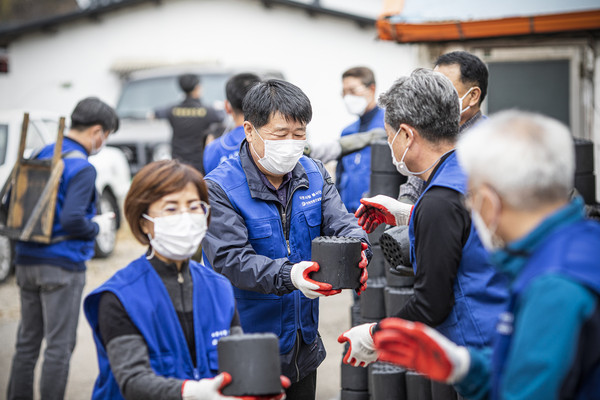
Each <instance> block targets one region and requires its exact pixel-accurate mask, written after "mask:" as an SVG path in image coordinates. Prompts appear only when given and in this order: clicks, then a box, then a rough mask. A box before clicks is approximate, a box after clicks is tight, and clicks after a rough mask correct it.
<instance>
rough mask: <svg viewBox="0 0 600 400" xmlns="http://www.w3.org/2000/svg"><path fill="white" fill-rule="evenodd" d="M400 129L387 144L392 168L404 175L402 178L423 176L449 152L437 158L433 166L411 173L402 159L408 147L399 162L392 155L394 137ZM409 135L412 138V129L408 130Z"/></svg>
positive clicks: (398, 131)
mask: <svg viewBox="0 0 600 400" xmlns="http://www.w3.org/2000/svg"><path fill="white" fill-rule="evenodd" d="M401 129H402V128H398V130H397V131H396V134H395V135H394V138H393V139H392V142H391V143H389V142H388V146H390V151H391V152H392V163H394V167H396V170H397V171H398V172H399V173H400V174H402V175H404V176H411V175H413V176H417V175H421V174H424V173H425V172H427V171H429V170H430V169H431V168H433V167H434V166H435V164H436V163H437V162H438V161H439V160H440V158H442V157H444V156H445V155H446V154H448V153H449V152H446V153H444V154H442V156H441V157H440V158H438V159H437V160H435V162H434V163H433V164H431V165H430V166H429V167H428V168H427V169H424V170H423V171H421V172H412V171H410V170H409V169H408V167H407V166H406V164H405V163H404V157H406V153H408V149H409V148H410V146H408V147H406V150H404V154H402V159H401V160H400V161H398V160H396V156H395V155H394V147H393V145H394V140H396V136H398V133H400V130H401ZM408 131H409V132H410V134H411V136H413V137H414V134H413V131H412V129H409V130H408Z"/></svg>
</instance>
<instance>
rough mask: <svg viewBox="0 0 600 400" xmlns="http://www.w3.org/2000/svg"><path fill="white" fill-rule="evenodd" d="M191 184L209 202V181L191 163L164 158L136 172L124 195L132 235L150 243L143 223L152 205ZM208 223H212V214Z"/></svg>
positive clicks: (141, 241)
mask: <svg viewBox="0 0 600 400" xmlns="http://www.w3.org/2000/svg"><path fill="white" fill-rule="evenodd" d="M188 183H192V184H193V185H194V186H195V187H196V189H197V190H198V195H199V196H200V200H202V201H204V202H206V203H207V204H208V190H207V188H206V183H205V182H204V179H203V177H202V174H201V173H200V172H198V171H197V170H196V169H195V168H194V167H192V166H189V165H186V164H182V163H181V162H179V161H177V160H162V161H156V162H152V163H150V164H148V165H146V166H145V167H144V168H142V169H141V170H140V171H139V172H138V173H137V174H135V176H134V178H133V180H132V181H131V186H130V187H129V192H128V193H127V197H126V198H125V205H124V213H125V219H127V223H128V224H129V228H130V229H131V232H132V233H133V236H135V238H136V239H137V240H138V241H139V242H140V243H142V244H148V243H149V240H148V237H147V236H146V234H145V233H144V232H143V231H142V227H141V222H142V219H143V214H146V213H148V208H149V207H150V205H151V204H152V203H154V202H155V201H157V200H160V199H161V198H163V197H164V196H166V195H168V194H171V193H175V192H179V191H181V190H183V189H184V188H185V186H187V184H188ZM207 222H210V214H209V216H208V221H207Z"/></svg>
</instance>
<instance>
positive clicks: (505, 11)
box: [389, 0, 600, 23]
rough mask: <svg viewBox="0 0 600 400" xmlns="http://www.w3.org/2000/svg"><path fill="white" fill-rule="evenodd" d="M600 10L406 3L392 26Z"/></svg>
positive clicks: (567, 3) (554, 1) (494, 2)
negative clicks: (396, 24) (395, 24)
mask: <svg viewBox="0 0 600 400" xmlns="http://www.w3.org/2000/svg"><path fill="white" fill-rule="evenodd" d="M597 9H600V0H503V1H499V0H478V1H477V0H475V1H474V0H451V1H447V0H405V3H404V9H403V11H402V13H401V14H399V15H395V16H392V17H390V19H389V21H390V22H391V23H425V22H441V21H472V20H490V19H503V18H512V17H525V16H534V15H546V14H563V13H572V12H578V11H587V10H597Z"/></svg>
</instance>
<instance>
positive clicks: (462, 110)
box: [459, 87, 475, 115]
mask: <svg viewBox="0 0 600 400" xmlns="http://www.w3.org/2000/svg"><path fill="white" fill-rule="evenodd" d="M473 89H475V88H474V87H472V88H471V89H469V90H468V91H467V93H465V94H464V96H463V97H461V98H460V99H459V100H460V113H461V115H462V113H464V112H465V111H467V110H468V109H469V108H471V106H468V107H466V108H465V109H463V108H462V103H463V100H464V99H465V97H467V95H468V94H469V93H471V90H473Z"/></svg>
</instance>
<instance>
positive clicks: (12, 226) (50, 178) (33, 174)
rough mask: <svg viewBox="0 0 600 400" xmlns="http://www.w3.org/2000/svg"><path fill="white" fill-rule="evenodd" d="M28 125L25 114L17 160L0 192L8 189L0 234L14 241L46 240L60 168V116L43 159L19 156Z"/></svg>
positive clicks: (49, 237) (49, 236)
mask: <svg viewBox="0 0 600 400" xmlns="http://www.w3.org/2000/svg"><path fill="white" fill-rule="evenodd" d="M28 125H29V114H28V113H25V115H24V116H23V126H22V128H21V140H20V144H19V155H18V158H17V162H16V163H15V166H14V167H13V170H12V172H11V175H10V177H9V179H8V180H7V181H6V183H5V185H4V188H3V189H2V191H1V192H0V199H3V198H4V197H5V196H6V194H7V193H8V191H9V190H10V203H9V205H8V214H7V220H6V224H5V225H4V226H0V233H1V234H3V235H5V236H8V237H10V238H12V239H17V240H22V241H31V242H39V243H50V242H51V241H52V224H53V222H54V214H55V207H56V196H57V192H58V185H59V183H60V178H61V176H62V172H63V169H64V164H63V160H62V157H61V156H62V142H63V134H64V128H65V118H64V117H61V118H60V122H59V127H58V134H57V139H56V145H55V148H54V154H53V156H52V158H50V159H45V160H37V159H32V160H30V159H26V158H25V157H24V155H23V153H24V152H25V142H26V138H27V127H28Z"/></svg>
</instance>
